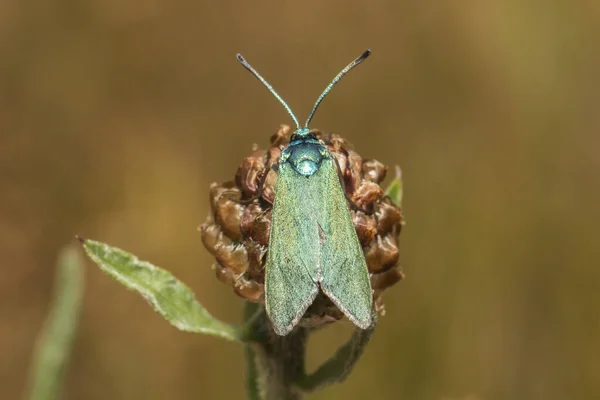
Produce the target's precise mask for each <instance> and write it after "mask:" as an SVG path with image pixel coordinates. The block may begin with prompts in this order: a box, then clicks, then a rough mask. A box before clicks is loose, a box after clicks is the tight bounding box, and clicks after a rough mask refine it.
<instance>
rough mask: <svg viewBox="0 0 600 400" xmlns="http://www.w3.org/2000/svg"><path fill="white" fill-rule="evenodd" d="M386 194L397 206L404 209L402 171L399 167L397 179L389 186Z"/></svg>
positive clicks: (397, 168)
mask: <svg viewBox="0 0 600 400" xmlns="http://www.w3.org/2000/svg"><path fill="white" fill-rule="evenodd" d="M385 194H386V196H389V197H390V199H392V201H393V202H394V204H395V205H397V206H398V207H402V170H401V169H400V167H399V166H397V165H396V177H395V178H394V180H393V181H392V183H390V184H389V186H388V187H387V189H385Z"/></svg>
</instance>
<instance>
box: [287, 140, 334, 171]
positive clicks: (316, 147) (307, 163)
mask: <svg viewBox="0 0 600 400" xmlns="http://www.w3.org/2000/svg"><path fill="white" fill-rule="evenodd" d="M329 157H330V154H329V151H328V150H327V148H326V147H325V146H324V145H323V144H321V142H319V140H318V139H317V138H316V136H315V135H314V134H313V133H311V132H310V130H308V128H300V129H298V130H296V132H294V134H293V135H292V137H291V139H290V144H289V145H288V147H286V148H285V149H284V150H283V152H282V153H281V158H280V159H279V164H283V163H286V162H287V163H289V164H290V165H291V166H292V168H293V169H294V171H296V172H297V173H299V174H300V175H304V176H306V177H309V176H311V175H313V174H314V173H315V172H317V171H318V170H319V167H320V166H321V162H322V161H323V160H324V159H327V158H329Z"/></svg>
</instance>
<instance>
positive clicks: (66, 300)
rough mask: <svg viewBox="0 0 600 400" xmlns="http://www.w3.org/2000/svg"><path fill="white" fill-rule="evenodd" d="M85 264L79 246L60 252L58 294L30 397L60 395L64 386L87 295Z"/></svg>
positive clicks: (37, 399) (49, 399)
mask: <svg viewBox="0 0 600 400" xmlns="http://www.w3.org/2000/svg"><path fill="white" fill-rule="evenodd" d="M83 279H84V278H83V267H82V259H81V255H80V253H79V249H77V248H76V247H74V246H69V247H67V248H65V249H64V250H63V251H62V252H61V253H60V255H59V259H58V270H57V273H56V283H55V294H54V299H53V302H52V307H51V311H50V315H49V316H48V319H47V320H46V323H45V325H44V328H43V330H42V332H41V333H40V335H39V337H38V342H37V345H36V349H35V352H34V360H33V365H32V370H31V378H30V379H31V381H30V392H29V399H30V400H53V399H57V398H60V396H59V394H60V389H61V381H62V377H63V373H64V370H65V366H66V364H67V361H68V359H69V355H70V350H71V345H72V343H73V339H74V337H75V332H76V330H77V321H78V318H79V310H80V308H81V300H82V298H83V289H84V282H83Z"/></svg>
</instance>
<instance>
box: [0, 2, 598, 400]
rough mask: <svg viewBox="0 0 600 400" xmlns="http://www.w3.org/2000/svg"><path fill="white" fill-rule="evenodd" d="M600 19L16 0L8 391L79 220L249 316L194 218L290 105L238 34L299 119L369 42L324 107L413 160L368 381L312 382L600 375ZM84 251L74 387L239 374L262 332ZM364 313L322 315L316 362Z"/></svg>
mask: <svg viewBox="0 0 600 400" xmlns="http://www.w3.org/2000/svg"><path fill="white" fill-rule="evenodd" d="M599 35H600V3H598V2H595V1H585V0H578V1H566V0H564V1H562V0H555V1H552V2H548V1H536V0H525V1H523V0H519V1H517V0H508V1H495V2H479V1H465V0H462V1H438V2H417V1H413V2H409V1H396V2H393V1H382V0H372V1H369V2H365V1H347V2H320V1H314V0H309V1H301V2H300V1H297V2H289V1H288V2H278V3H274V2H271V3H268V4H267V2H264V3H257V2H236V3H233V2H226V1H224V2H221V4H218V2H209V1H189V0H172V1H166V0H150V1H148V0H146V1H141V0H131V1H128V2H122V1H117V0H88V1H77V0H31V1H17V0H3V1H2V2H0V256H1V259H2V262H1V266H2V270H1V273H0V354H1V356H0V398H2V399H17V398H20V397H21V394H22V393H23V391H24V388H25V386H26V378H27V371H28V366H29V363H30V359H31V355H32V351H33V345H34V341H35V336H36V334H37V333H38V331H39V330H40V329H41V327H42V323H43V320H44V317H45V314H46V312H47V311H48V306H49V302H50V299H51V289H52V283H53V276H54V272H55V261H56V256H57V252H58V250H59V249H60V248H62V247H63V246H64V245H65V244H67V243H71V242H72V241H73V237H74V234H75V233H78V234H80V235H82V236H84V237H89V238H93V239H97V240H101V241H104V242H107V243H109V244H112V245H115V246H118V247H121V248H123V249H126V250H128V251H131V252H133V253H135V254H137V255H138V256H139V257H140V258H142V259H146V260H151V261H152V262H154V263H156V264H157V265H160V266H162V267H164V268H167V269H169V270H170V271H172V272H173V273H174V274H175V275H176V276H177V277H179V278H180V279H182V280H183V281H184V282H186V283H187V284H188V285H189V286H191V287H192V288H193V289H194V291H195V292H196V293H197V297H198V299H199V300H200V301H201V302H202V303H203V304H204V305H205V306H206V307H207V308H208V309H209V310H210V311H211V312H212V313H213V314H214V315H216V316H217V317H219V318H222V319H224V320H226V321H230V322H237V321H240V318H241V310H242V301H241V300H240V299H239V298H238V297H237V296H236V295H235V294H234V293H233V292H232V291H231V289H230V287H228V286H226V285H223V284H221V283H219V282H218V281H217V280H216V279H215V277H214V275H213V272H212V271H211V270H210V268H209V267H210V265H211V264H212V262H213V260H212V257H211V256H210V255H209V254H208V252H207V251H205V250H204V249H203V247H202V244H201V241H200V235H199V233H198V232H197V230H196V228H197V226H198V225H199V224H200V223H201V222H203V221H204V220H205V217H206V215H207V214H208V212H209V205H208V186H209V184H210V183H211V182H213V181H224V180H228V179H231V178H232V177H233V175H234V174H235V171H236V168H237V166H238V164H239V162H240V161H241V160H242V159H243V157H245V156H246V155H248V154H249V153H250V151H251V147H252V144H253V143H258V144H259V145H261V146H266V145H267V144H268V139H269V136H270V135H271V134H272V133H274V132H275V131H276V130H277V129H278V127H279V124H281V123H291V121H290V119H289V117H288V116H287V115H286V114H285V112H284V110H283V108H282V107H281V105H279V104H278V103H277V102H276V101H275V100H274V99H273V97H272V96H271V95H270V94H269V93H268V92H267V91H266V90H265V88H264V87H262V86H261V85H260V84H259V83H258V82H257V81H256V80H255V79H254V78H253V77H252V76H251V75H250V74H248V72H247V71H245V70H244V69H243V68H242V67H241V66H240V65H239V64H238V63H237V61H236V60H235V54H236V53H237V52H241V53H242V54H244V56H245V57H246V58H247V59H248V61H249V62H250V63H252V65H253V66H254V67H255V68H256V69H258V70H259V71H260V73H261V74H262V75H263V76H264V77H265V78H266V79H267V80H268V81H269V82H270V83H271V84H272V85H273V86H274V87H275V88H276V90H278V91H279V93H280V94H281V95H282V96H283V97H284V98H285V99H286V101H287V102H288V103H289V104H290V106H291V107H292V108H293V109H294V111H295V113H296V114H297V115H298V117H299V119H301V120H302V121H303V120H304V118H305V116H306V115H307V113H308V111H309V110H310V108H311V107H312V105H313V102H314V101H315V99H316V97H317V96H318V95H319V94H320V93H321V91H322V89H323V88H324V87H325V85H326V84H327V83H328V82H329V81H330V79H331V78H332V77H333V76H334V75H335V74H336V73H337V72H338V71H339V70H340V69H341V68H342V67H343V66H345V65H346V64H347V63H348V62H349V61H350V60H352V59H353V58H354V57H356V56H358V55H359V54H360V53H361V52H362V51H363V50H364V49H366V48H371V49H372V50H373V55H372V56H371V57H370V58H369V59H368V60H367V62H365V63H364V64H363V65H361V66H360V67H359V68H357V69H356V70H355V71H353V72H352V73H351V74H350V75H349V76H348V77H347V78H345V79H344V81H343V82H342V83H341V84H340V85H339V86H338V87H336V89H335V90H334V91H333V92H332V93H331V94H330V95H329V97H328V98H327V99H326V100H325V101H324V103H323V105H322V107H321V108H320V111H319V113H318V114H317V116H316V117H315V119H314V121H313V123H312V127H314V128H320V129H322V130H325V131H335V132H338V133H341V134H342V135H344V136H345V137H346V138H348V139H349V140H350V141H351V142H352V143H353V144H354V145H355V147H356V149H357V151H358V152H359V153H360V154H361V155H362V156H364V157H367V158H377V159H378V160H380V161H382V162H383V163H385V164H386V165H388V166H390V167H392V166H393V165H395V164H399V165H400V166H401V167H402V169H403V172H404V179H405V201H404V212H405V216H406V219H407V225H406V227H405V229H404V230H403V233H402V236H401V263H402V265H403V269H404V272H405V273H406V275H407V278H406V279H405V280H404V281H402V282H400V283H399V284H398V285H396V286H394V287H393V288H392V289H391V290H390V291H389V292H388V293H387V295H386V297H385V298H386V305H387V315H386V316H385V317H383V318H381V319H380V323H379V326H378V328H377V331H376V333H375V335H374V337H373V340H372V342H371V344H370V345H369V347H368V348H367V351H366V353H365V354H364V356H363V358H362V360H361V361H360V362H359V363H358V365H357V367H356V368H355V370H354V372H353V373H352V374H351V376H350V377H349V379H348V381H347V382H346V383H344V384H342V385H337V386H333V387H330V388H328V389H326V390H325V391H322V392H319V393H317V394H315V395H313V396H312V397H310V398H314V399H337V398H344V399H362V398H365V397H367V396H370V397H369V398H372V399H411V400H412V399H436V400H438V399H439V400H459V399H461V400H465V399H469V400H486V399H592V398H598V397H600V357H599V356H600V285H599V283H600V280H599V278H600V229H598V225H599V222H600V207H599V204H600V185H599V182H598V180H599V178H600V135H599V128H600V115H599V112H598V104H599V102H600V90H599V85H600V78H599V76H598V71H599V70H600V50H599V49H600V46H599V42H598V38H599V37H600V36H599ZM389 175H393V174H392V173H390V174H389ZM388 179H389V178H388ZM86 274H87V277H86V278H87V287H86V293H85V304H84V310H83V314H82V318H81V325H80V329H79V332H78V336H77V340H76V343H75V347H74V352H73V358H72V360H71V363H70V365H69V369H68V372H67V376H66V382H65V396H64V398H65V399H92V400H95V399H115V400H117V399H156V400H158V399H217V398H242V397H243V396H244V387H243V382H244V363H243V349H242V347H241V346H239V345H237V344H235V343H228V342H224V341H221V340H219V339H216V338H213V337H206V336H200V335H192V334H186V333H182V332H179V331H177V330H176V329H175V328H173V327H172V326H170V325H169V324H168V323H167V322H165V321H164V320H163V319H162V318H161V317H160V316H158V315H157V314H155V313H154V312H153V311H152V310H151V308H150V307H149V306H148V305H147V304H146V303H145V302H144V300H143V299H141V298H140V297H139V296H138V295H136V294H135V293H132V292H130V291H127V290H126V289H124V288H123V287H122V286H120V285H119V284H118V283H116V282H115V281H113V280H112V279H111V278H109V277H107V276H105V275H104V274H103V273H102V272H100V270H99V269H98V268H97V267H96V266H94V265H93V264H92V263H91V262H88V263H87V268H86ZM350 332H351V325H350V324H349V323H348V322H344V323H339V324H336V325H334V326H332V327H330V328H327V329H325V330H323V331H322V332H319V334H317V335H316V337H315V339H314V340H313V341H312V342H311V343H310V357H309V366H311V367H315V366H317V364H318V363H319V362H320V361H323V360H324V359H325V358H326V357H327V356H328V353H330V352H331V353H333V351H334V350H335V348H336V347H337V346H338V345H340V344H342V343H343V341H344V340H345V339H344V338H345V337H346V336H349V335H350Z"/></svg>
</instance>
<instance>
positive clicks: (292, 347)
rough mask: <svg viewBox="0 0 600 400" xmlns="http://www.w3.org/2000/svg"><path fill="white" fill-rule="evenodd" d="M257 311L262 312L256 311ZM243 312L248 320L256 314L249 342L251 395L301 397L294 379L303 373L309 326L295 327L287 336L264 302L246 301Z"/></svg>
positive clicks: (285, 399)
mask: <svg viewBox="0 0 600 400" xmlns="http://www.w3.org/2000/svg"><path fill="white" fill-rule="evenodd" d="M257 311H258V312H260V314H259V315H255V313H256V312H257ZM244 316H245V319H247V320H248V319H249V318H253V328H254V329H253V337H254V340H253V341H252V342H250V343H248V344H247V345H246V346H247V349H246V360H247V363H248V381H247V389H248V398H250V399H260V400H275V399H281V400H300V399H302V398H303V395H302V390H301V389H300V388H299V387H298V386H296V384H295V383H296V382H298V381H299V380H300V379H301V378H302V377H303V376H304V359H305V350H306V340H307V338H308V329H306V328H296V329H294V330H293V331H292V332H290V333H289V334H288V335H286V336H278V335H277V334H275V333H274V332H273V329H272V328H271V323H270V321H269V319H268V317H267V314H266V312H264V307H263V306H262V305H257V304H251V303H247V304H246V308H245V312H244ZM253 316H254V317H253Z"/></svg>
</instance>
